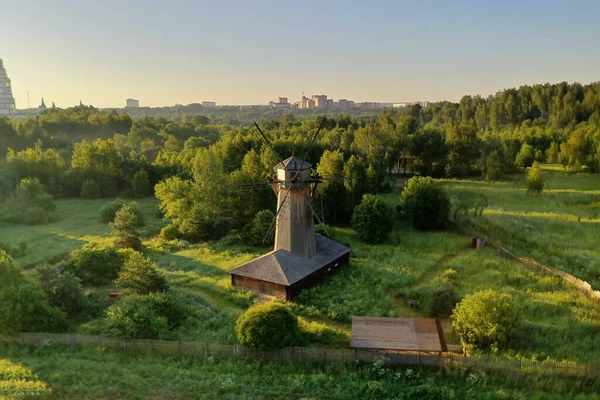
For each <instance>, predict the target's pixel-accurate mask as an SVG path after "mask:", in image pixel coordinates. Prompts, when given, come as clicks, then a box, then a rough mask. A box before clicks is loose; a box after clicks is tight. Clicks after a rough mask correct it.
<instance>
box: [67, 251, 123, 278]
mask: <svg viewBox="0 0 600 400" xmlns="http://www.w3.org/2000/svg"><path fill="white" fill-rule="evenodd" d="M70 264H71V267H72V269H73V272H74V273H75V275H76V276H77V277H78V278H79V279H81V280H82V281H83V282H84V283H85V284H87V285H94V286H101V285H105V284H107V283H110V282H112V281H113V280H115V279H117V276H118V275H119V271H120V270H121V267H122V266H123V256H122V255H121V254H120V253H119V252H118V251H117V249H116V248H115V247H114V246H99V245H97V244H95V243H94V244H87V245H85V246H83V247H82V248H81V249H77V250H74V251H73V252H71V262H70Z"/></svg>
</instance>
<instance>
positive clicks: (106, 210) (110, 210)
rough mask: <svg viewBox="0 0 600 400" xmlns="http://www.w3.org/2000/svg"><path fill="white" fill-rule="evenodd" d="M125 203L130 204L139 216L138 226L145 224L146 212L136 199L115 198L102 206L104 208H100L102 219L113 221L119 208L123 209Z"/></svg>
mask: <svg viewBox="0 0 600 400" xmlns="http://www.w3.org/2000/svg"><path fill="white" fill-rule="evenodd" d="M125 205H128V206H129V207H130V208H131V209H132V210H133V212H134V213H135V216H136V218H137V226H138V227H139V226H142V225H144V214H143V213H142V210H141V209H140V208H139V206H138V205H137V203H136V202H135V201H130V202H127V201H125V200H121V199H115V200H113V201H111V202H110V203H106V204H105V205H104V206H102V209H100V219H101V220H102V222H113V221H114V220H115V216H116V215H117V213H118V212H119V210H121V208H123V206H125Z"/></svg>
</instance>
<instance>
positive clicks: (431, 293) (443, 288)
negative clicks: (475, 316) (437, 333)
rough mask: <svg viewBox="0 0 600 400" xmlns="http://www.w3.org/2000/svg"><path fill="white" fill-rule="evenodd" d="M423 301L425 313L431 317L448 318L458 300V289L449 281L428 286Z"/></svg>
mask: <svg viewBox="0 0 600 400" xmlns="http://www.w3.org/2000/svg"><path fill="white" fill-rule="evenodd" d="M427 289H428V290H427V291H426V294H425V298H424V301H423V303H422V304H423V306H422V308H421V309H422V310H423V313H424V314H425V315H426V316H428V317H430V318H446V317H449V316H450V314H452V310H453V309H454V306H456V303H457V302H458V294H457V293H456V289H454V286H452V284H450V283H449V282H440V283H437V284H434V285H431V286H429V287H428V288H427Z"/></svg>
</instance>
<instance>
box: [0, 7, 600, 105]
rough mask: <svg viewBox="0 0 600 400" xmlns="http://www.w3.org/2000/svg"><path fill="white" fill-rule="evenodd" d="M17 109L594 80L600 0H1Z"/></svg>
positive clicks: (380, 97)
mask: <svg viewBox="0 0 600 400" xmlns="http://www.w3.org/2000/svg"><path fill="white" fill-rule="evenodd" d="M0 15H1V17H2V22H1V23H0V34H1V35H2V36H1V38H0V58H2V59H3V60H4V64H5V67H6V68H7V71H8V75H9V77H11V78H12V83H13V91H14V94H15V97H16V101H17V108H25V107H26V106H27V94H26V93H27V91H29V94H30V98H31V104H32V106H37V105H38V104H39V100H40V97H42V96H44V98H45V100H46V102H47V103H48V105H49V104H50V103H51V102H52V101H55V102H56V104H57V105H58V106H62V107H66V106H69V105H74V104H78V103H79V99H82V100H83V102H84V103H85V104H92V105H95V106H98V107H108V106H123V105H124V103H125V99H126V98H128V97H133V98H136V99H139V100H140V103H141V105H149V106H159V105H173V104H176V103H180V104H188V103H193V102H201V101H203V100H213V101H216V102H217V103H219V104H233V103H234V102H235V104H253V103H267V102H268V101H269V100H273V99H275V98H276V97H277V96H287V97H288V98H289V99H290V101H295V100H297V99H298V98H299V97H300V96H301V95H302V92H304V93H305V94H306V95H311V94H321V93H323V94H327V95H328V96H329V97H330V98H331V97H333V98H335V99H338V98H348V99H354V100H356V101H380V102H392V101H413V100H432V101H435V100H452V101H458V100H459V99H460V97H461V96H462V95H463V94H482V95H484V96H487V95H489V94H491V93H494V92H496V91H497V90H499V89H503V88H506V87H515V86H519V85H522V84H532V83H543V82H560V81H569V82H573V81H579V82H582V83H589V82H591V81H596V80H600V23H599V21H600V1H597V0H590V1H575V0H572V1H566V0H565V1H551V0H550V1H548V0H545V1H542V0H540V1H526V0H519V1H513V0H510V1H508V0H487V1H484V0H481V1H459V0H457V1H451V0H443V1H441V0H440V1H425V0H418V1H417V0H411V1H401V0H395V1H376V0H370V1H369V0H364V1H352V0H343V1H333V0H320V1H312V0H311V1H309V0H303V1H290V0H273V1H258V0H239V1H227V0H211V1H206V2H205V1H199V0H196V1H181V0H169V1H153V0H144V1H142V0H139V1H138V0H3V1H2V7H1V8H0Z"/></svg>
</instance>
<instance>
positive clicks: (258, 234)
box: [242, 210, 275, 246]
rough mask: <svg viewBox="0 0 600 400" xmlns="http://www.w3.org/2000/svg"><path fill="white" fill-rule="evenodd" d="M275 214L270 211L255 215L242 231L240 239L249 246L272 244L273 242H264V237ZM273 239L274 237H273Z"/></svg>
mask: <svg viewBox="0 0 600 400" xmlns="http://www.w3.org/2000/svg"><path fill="white" fill-rule="evenodd" d="M274 219H275V214H273V213H272V212H271V211H270V210H262V211H259V212H257V213H256V216H255V217H254V219H253V220H252V221H251V222H250V223H249V224H248V225H246V226H245V227H244V229H243V230H242V239H243V240H244V242H246V243H247V244H249V245H250V246H261V245H263V246H264V245H267V244H273V240H270V241H269V242H268V243H267V242H265V236H266V235H267V232H268V231H269V228H270V227H271V225H272V224H273V220H274ZM273 238H274V236H273Z"/></svg>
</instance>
